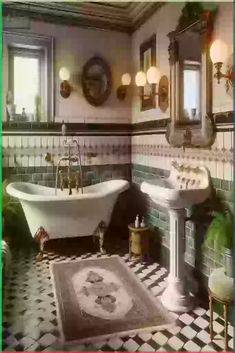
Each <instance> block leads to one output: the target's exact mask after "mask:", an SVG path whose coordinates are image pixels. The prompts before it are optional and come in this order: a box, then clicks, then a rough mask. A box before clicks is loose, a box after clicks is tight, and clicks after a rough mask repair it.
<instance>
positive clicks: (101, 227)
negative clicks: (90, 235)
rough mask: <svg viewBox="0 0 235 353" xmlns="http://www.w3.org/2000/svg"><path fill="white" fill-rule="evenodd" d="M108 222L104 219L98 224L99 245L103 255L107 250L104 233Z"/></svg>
mask: <svg viewBox="0 0 235 353" xmlns="http://www.w3.org/2000/svg"><path fill="white" fill-rule="evenodd" d="M106 229H107V227H106V224H105V223H104V222H103V221H102V222H100V224H99V226H98V234H99V246H100V252H101V254H102V255H104V254H106V250H105V248H104V234H105V232H106Z"/></svg>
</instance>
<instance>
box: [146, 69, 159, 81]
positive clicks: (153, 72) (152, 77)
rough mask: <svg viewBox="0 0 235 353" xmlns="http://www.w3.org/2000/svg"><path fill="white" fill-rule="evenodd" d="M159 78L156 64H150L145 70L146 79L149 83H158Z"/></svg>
mask: <svg viewBox="0 0 235 353" xmlns="http://www.w3.org/2000/svg"><path fill="white" fill-rule="evenodd" d="M159 80H160V70H159V69H158V68H157V67H156V66H151V67H150V68H149V69H148V71H147V81H148V83H150V84H158V82H159Z"/></svg>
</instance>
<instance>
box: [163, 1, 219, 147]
mask: <svg viewBox="0 0 235 353" xmlns="http://www.w3.org/2000/svg"><path fill="white" fill-rule="evenodd" d="M188 4H189V3H188ZM188 4H186V6H185V8H186V7H187V6H193V5H188ZM191 4H192V3H191ZM185 8H184V9H185ZM184 9H183V11H182V16H181V17H180V20H179V25H178V27H177V28H176V30H175V31H172V32H170V33H169V34H168V37H169V40H170V44H169V47H168V51H169V63H170V121H169V123H168V125H167V129H166V139H167V141H168V143H169V144H170V145H172V146H174V147H209V146H211V145H212V144H213V142H214V140H215V126H214V122H213V117H212V63H211V61H210V58H209V48H210V42H211V34H212V30H213V18H214V12H211V11H202V10H201V8H200V10H199V11H198V12H196V13H195V12H194V13H192V11H191V13H190V11H187V10H188V9H187V8H186V11H184ZM189 13H190V17H189ZM187 15H188V17H187ZM192 15H193V16H192ZM196 25H197V26H199V27H200V35H201V42H202V45H201V48H202V51H201V83H200V100H201V119H200V120H196V121H187V120H186V121H185V120H182V117H181V115H182V106H181V102H182V92H181V89H180V82H181V76H180V75H181V67H180V55H179V39H180V35H181V34H182V33H183V32H185V31H187V30H189V29H190V28H192V27H193V26H196Z"/></svg>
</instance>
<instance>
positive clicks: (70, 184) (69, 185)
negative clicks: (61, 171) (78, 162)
mask: <svg viewBox="0 0 235 353" xmlns="http://www.w3.org/2000/svg"><path fill="white" fill-rule="evenodd" d="M68 188H69V195H72V179H71V174H70V168H68Z"/></svg>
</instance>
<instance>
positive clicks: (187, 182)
mask: <svg viewBox="0 0 235 353" xmlns="http://www.w3.org/2000/svg"><path fill="white" fill-rule="evenodd" d="M189 182H190V179H187V180H186V189H188V184H189Z"/></svg>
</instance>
